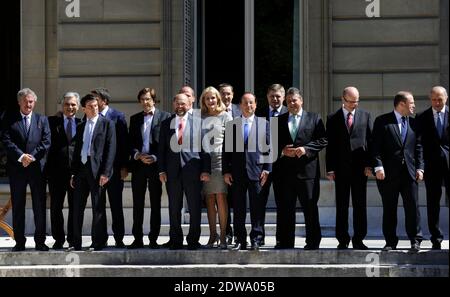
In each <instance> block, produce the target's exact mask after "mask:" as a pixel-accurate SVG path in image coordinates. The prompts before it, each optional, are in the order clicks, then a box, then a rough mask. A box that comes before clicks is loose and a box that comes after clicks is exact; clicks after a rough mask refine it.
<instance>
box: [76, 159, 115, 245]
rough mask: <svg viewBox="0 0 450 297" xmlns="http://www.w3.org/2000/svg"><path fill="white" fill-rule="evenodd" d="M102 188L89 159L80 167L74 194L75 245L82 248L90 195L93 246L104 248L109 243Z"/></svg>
mask: <svg viewBox="0 0 450 297" xmlns="http://www.w3.org/2000/svg"><path fill="white" fill-rule="evenodd" d="M101 191H102V188H101V187H100V185H99V180H98V179H96V178H94V176H93V174H92V169H91V161H90V159H89V158H88V161H87V163H86V164H84V165H81V166H80V172H79V174H78V175H77V176H76V177H75V192H74V201H73V205H74V210H73V212H74V222H73V227H74V228H73V244H74V246H75V247H81V244H82V242H81V235H82V229H83V218H84V210H85V208H86V202H87V198H88V196H89V194H91V201H92V231H91V232H92V233H91V237H92V245H93V246H94V247H96V246H103V245H106V244H107V241H108V231H107V227H106V202H105V199H104V196H103V195H101Z"/></svg>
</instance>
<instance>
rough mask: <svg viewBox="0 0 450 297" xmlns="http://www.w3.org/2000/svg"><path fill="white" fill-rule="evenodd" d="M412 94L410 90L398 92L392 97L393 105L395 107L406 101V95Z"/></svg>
mask: <svg viewBox="0 0 450 297" xmlns="http://www.w3.org/2000/svg"><path fill="white" fill-rule="evenodd" d="M411 95H412V94H411V93H410V92H405V91H401V92H398V93H397V94H396V95H395V97H394V107H397V105H399V103H400V102H406V101H408V96H411Z"/></svg>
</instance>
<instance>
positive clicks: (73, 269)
mask: <svg viewBox="0 0 450 297" xmlns="http://www.w3.org/2000/svg"><path fill="white" fill-rule="evenodd" d="M274 275H276V276H278V277H367V276H379V277H448V265H381V266H377V267H373V266H370V265H362V264H345V265H330V264H326V265H292V264H290V265H279V264H271V265H260V264H249V265H239V264H226V265H214V264H209V265H207V264H203V265H78V266H74V265H59V266H51V265H39V266H10V267H0V277H74V276H76V277H190V278H192V277H212V276H213V277H217V278H224V277H233V278H236V277H253V278H254V277H273V276H274ZM221 281H226V279H221ZM211 289H213V288H211ZM214 289H215V290H217V288H214Z"/></svg>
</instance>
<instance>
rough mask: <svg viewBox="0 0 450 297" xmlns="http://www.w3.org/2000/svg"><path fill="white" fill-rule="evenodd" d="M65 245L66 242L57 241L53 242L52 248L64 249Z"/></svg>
mask: <svg viewBox="0 0 450 297" xmlns="http://www.w3.org/2000/svg"><path fill="white" fill-rule="evenodd" d="M63 246H64V242H60V241H56V242H55V243H54V244H53V246H52V249H54V250H62V249H63Z"/></svg>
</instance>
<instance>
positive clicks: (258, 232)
mask: <svg viewBox="0 0 450 297" xmlns="http://www.w3.org/2000/svg"><path fill="white" fill-rule="evenodd" d="M230 136H231V138H230ZM261 137H263V139H261ZM238 139H239V140H242V141H241V142H242V143H243V139H244V136H243V135H242V118H236V119H234V120H233V121H230V122H228V123H227V124H226V132H225V139H224V142H223V150H222V152H223V153H222V173H223V174H224V175H225V174H231V176H232V178H233V183H232V186H231V188H232V197H233V214H234V217H233V226H234V231H235V236H236V237H237V242H238V243H241V245H242V246H243V247H246V244H247V240H246V238H247V230H246V228H245V217H246V214H247V206H246V204H247V203H246V200H247V192H248V194H249V200H250V219H251V223H252V230H251V232H250V240H251V242H252V244H253V243H255V242H256V243H257V244H259V245H261V241H262V240H263V230H264V229H263V220H264V214H265V203H264V201H263V200H262V199H261V196H260V193H261V188H262V187H261V184H260V176H261V173H262V172H263V171H268V172H269V173H270V172H271V171H272V162H271V160H270V162H269V161H267V162H265V160H263V158H264V157H266V158H267V157H268V155H269V154H270V151H267V152H263V151H261V147H259V146H258V142H259V141H261V142H264V144H270V129H269V123H268V122H267V121H266V120H264V119H261V118H257V117H256V116H255V118H254V121H253V123H252V127H251V130H250V131H249V137H248V139H249V140H248V144H245V145H243V147H242V148H239V146H238V144H237V140H238ZM252 143H253V144H255V145H254V146H253V145H252Z"/></svg>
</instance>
